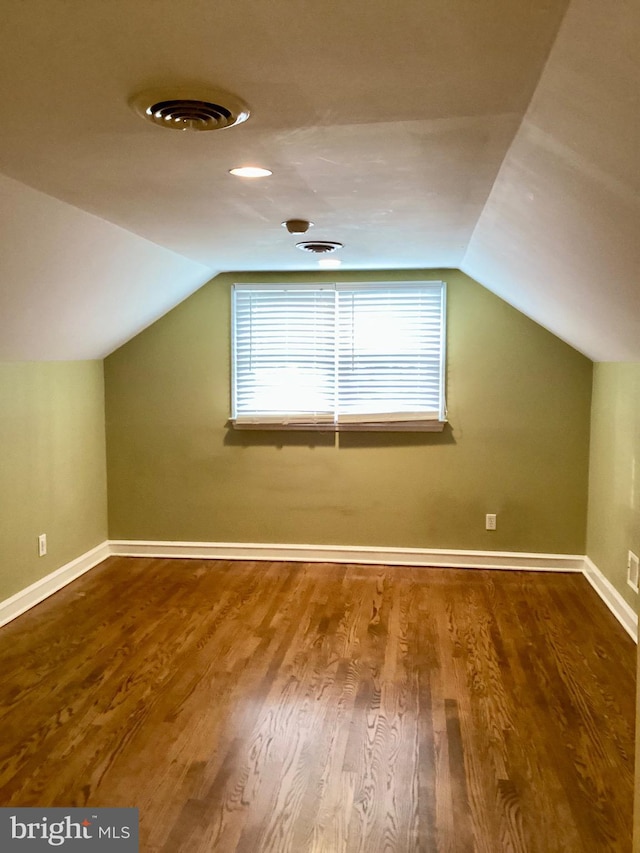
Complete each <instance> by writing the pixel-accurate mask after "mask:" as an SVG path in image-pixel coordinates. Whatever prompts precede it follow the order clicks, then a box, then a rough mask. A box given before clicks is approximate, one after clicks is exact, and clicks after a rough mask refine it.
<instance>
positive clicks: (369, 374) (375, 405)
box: [232, 282, 445, 427]
mask: <svg viewBox="0 0 640 853" xmlns="http://www.w3.org/2000/svg"><path fill="white" fill-rule="evenodd" d="M232 344H233V345H232V349H233V388H232V397H233V414H232V418H233V421H234V423H235V424H236V425H238V426H242V425H260V424H263V425H266V426H268V425H278V424H280V425H283V426H286V425H292V426H295V425H305V424H308V425H314V424H319V425H323V424H324V425H326V424H332V423H333V424H334V425H336V426H337V427H339V426H340V424H344V425H345V426H347V425H350V424H351V425H357V424H363V425H365V424H388V425H391V424H393V423H398V424H410V423H411V422H413V423H414V424H416V423H417V422H429V421H439V422H442V421H444V418H445V404H444V353H445V285H444V284H443V283H442V282H406V283H375V284H331V285H329V284H328V285H296V286H284V285H268V284H258V285H236V286H235V287H234V291H233V342H232Z"/></svg>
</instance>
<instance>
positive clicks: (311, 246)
mask: <svg viewBox="0 0 640 853" xmlns="http://www.w3.org/2000/svg"><path fill="white" fill-rule="evenodd" d="M296 246H297V247H298V248H299V249H302V251H303V252H312V254H314V255H326V254H327V252H335V250H336V249H341V248H342V243H334V242H333V241H332V240H305V241H303V242H302V243H296Z"/></svg>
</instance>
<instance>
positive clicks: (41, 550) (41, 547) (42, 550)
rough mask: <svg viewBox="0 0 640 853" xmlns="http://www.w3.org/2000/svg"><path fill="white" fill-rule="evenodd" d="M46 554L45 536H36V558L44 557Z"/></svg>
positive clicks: (42, 534) (44, 534) (43, 534)
mask: <svg viewBox="0 0 640 853" xmlns="http://www.w3.org/2000/svg"><path fill="white" fill-rule="evenodd" d="M46 553H47V534H46V533H41V534H40V536H38V557H44V555H45V554H46Z"/></svg>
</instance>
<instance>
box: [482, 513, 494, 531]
mask: <svg viewBox="0 0 640 853" xmlns="http://www.w3.org/2000/svg"><path fill="white" fill-rule="evenodd" d="M484 526H485V530H495V529H496V514H495V512H488V513H487V514H486V515H485V517H484Z"/></svg>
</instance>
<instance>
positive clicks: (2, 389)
mask: <svg viewBox="0 0 640 853" xmlns="http://www.w3.org/2000/svg"><path fill="white" fill-rule="evenodd" d="M0 448H1V451H0V600H2V599H5V598H8V597H9V596H11V595H13V594H14V593H16V592H18V591H19V590H21V589H23V588H24V587H27V586H29V584H32V583H33V582H34V581H36V580H38V579H39V578H41V577H43V576H44V575H47V574H49V573H50V572H52V571H54V570H55V569H58V568H60V566H63V565H64V564H65V563H68V562H69V561H70V560H73V559H75V558H76V557H78V556H80V554H83V553H84V552H86V551H88V550H89V549H90V548H93V547H94V546H95V545H98V544H99V543H100V542H103V541H104V540H105V539H106V538H107V487H106V460H105V434H104V382H103V367H102V363H101V362H98V361H87V362H47V363H11V364H9V363H4V364H0ZM40 533H46V534H47V545H48V553H47V555H46V556H44V557H38V542H37V540H38V535H39V534H40Z"/></svg>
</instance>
